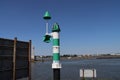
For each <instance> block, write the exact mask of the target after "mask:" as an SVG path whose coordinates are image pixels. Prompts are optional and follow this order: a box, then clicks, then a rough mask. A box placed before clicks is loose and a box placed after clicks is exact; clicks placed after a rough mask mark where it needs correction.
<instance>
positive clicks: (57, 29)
mask: <svg viewBox="0 0 120 80" xmlns="http://www.w3.org/2000/svg"><path fill="white" fill-rule="evenodd" d="M52 32H60V27H59V25H58V24H57V23H54V25H53V28H52Z"/></svg>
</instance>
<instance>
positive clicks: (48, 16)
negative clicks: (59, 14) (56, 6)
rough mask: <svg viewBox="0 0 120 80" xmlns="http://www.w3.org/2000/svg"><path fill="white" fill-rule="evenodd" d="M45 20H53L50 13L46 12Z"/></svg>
mask: <svg viewBox="0 0 120 80" xmlns="http://www.w3.org/2000/svg"><path fill="white" fill-rule="evenodd" d="M43 19H45V20H49V19H51V16H50V14H49V12H48V11H46V12H45V15H44V17H43Z"/></svg>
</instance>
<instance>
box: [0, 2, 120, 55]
mask: <svg viewBox="0 0 120 80" xmlns="http://www.w3.org/2000/svg"><path fill="white" fill-rule="evenodd" d="M119 4H120V0H0V37H1V38H8V39H14V37H17V38H18V40H22V41H29V40H32V46H34V47H35V55H52V41H51V43H45V42H43V36H44V35H45V23H46V21H45V20H44V19H43V16H44V13H45V12H46V11H49V13H50V15H51V17H52V19H51V20H49V22H48V23H49V33H51V29H52V26H53V24H54V23H55V22H57V23H58V24H59V26H60V29H61V32H60V54H61V55H63V54H78V55H81V54H106V53H107V54H109V53H120V5H119Z"/></svg>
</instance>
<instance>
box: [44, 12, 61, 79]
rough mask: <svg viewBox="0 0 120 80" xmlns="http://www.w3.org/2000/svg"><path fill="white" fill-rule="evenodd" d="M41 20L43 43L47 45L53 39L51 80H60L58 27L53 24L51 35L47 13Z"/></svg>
mask: <svg viewBox="0 0 120 80" xmlns="http://www.w3.org/2000/svg"><path fill="white" fill-rule="evenodd" d="M43 18H44V19H45V20H46V34H45V36H44V39H43V41H44V42H46V43H49V42H50V41H51V40H50V38H51V37H52V38H53V63H52V69H53V80H60V68H61V63H60V39H59V37H60V34H59V32H60V27H59V25H58V24H57V23H54V25H53V28H52V33H48V20H50V19H51V16H50V14H49V12H48V11H46V12H45V15H44V17H43Z"/></svg>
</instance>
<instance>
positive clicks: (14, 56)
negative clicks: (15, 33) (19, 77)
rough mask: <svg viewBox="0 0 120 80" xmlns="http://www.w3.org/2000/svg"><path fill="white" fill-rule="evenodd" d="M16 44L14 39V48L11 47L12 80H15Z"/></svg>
mask: <svg viewBox="0 0 120 80" xmlns="http://www.w3.org/2000/svg"><path fill="white" fill-rule="evenodd" d="M16 43H17V38H15V39H14V46H13V80H16Z"/></svg>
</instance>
